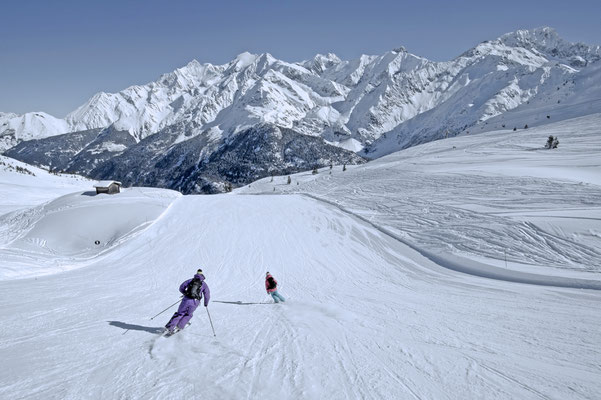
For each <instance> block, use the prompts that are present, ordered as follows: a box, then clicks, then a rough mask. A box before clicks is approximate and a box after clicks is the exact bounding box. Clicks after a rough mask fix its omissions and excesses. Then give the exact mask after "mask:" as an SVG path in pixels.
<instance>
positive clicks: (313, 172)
mask: <svg viewBox="0 0 601 400" xmlns="http://www.w3.org/2000/svg"><path fill="white" fill-rule="evenodd" d="M311 173H312V174H313V175H315V174H317V173H319V171H318V170H317V167H315V168H313V171H312V172H311Z"/></svg>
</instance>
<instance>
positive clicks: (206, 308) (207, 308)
mask: <svg viewBox="0 0 601 400" xmlns="http://www.w3.org/2000/svg"><path fill="white" fill-rule="evenodd" d="M205 310H207V315H208V316H209V322H210V323H211V329H212V330H213V336H215V337H217V335H215V328H213V321H212V320H211V314H210V313H209V307H205Z"/></svg>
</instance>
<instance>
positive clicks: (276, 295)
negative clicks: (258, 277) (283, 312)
mask: <svg viewBox="0 0 601 400" xmlns="http://www.w3.org/2000/svg"><path fill="white" fill-rule="evenodd" d="M270 294H271V297H273V301H275V302H276V303H279V302H280V300H281V301H286V299H285V298H284V296H282V295H281V294H279V293H278V291H277V290H276V291H275V292H271V293H270Z"/></svg>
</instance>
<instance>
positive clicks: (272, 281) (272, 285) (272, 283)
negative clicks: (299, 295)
mask: <svg viewBox="0 0 601 400" xmlns="http://www.w3.org/2000/svg"><path fill="white" fill-rule="evenodd" d="M267 283H268V284H269V287H268V288H267V289H275V288H276V287H277V286H278V284H277V283H275V279H273V276H270V277H269V278H267Z"/></svg>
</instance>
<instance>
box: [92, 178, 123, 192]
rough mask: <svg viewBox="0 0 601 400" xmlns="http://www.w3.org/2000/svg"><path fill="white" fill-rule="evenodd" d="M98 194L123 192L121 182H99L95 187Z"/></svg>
mask: <svg viewBox="0 0 601 400" xmlns="http://www.w3.org/2000/svg"><path fill="white" fill-rule="evenodd" d="M94 187H95V188H96V194H100V193H108V194H115V193H119V192H120V191H121V182H119V181H99V182H96V184H95V185H94Z"/></svg>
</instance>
